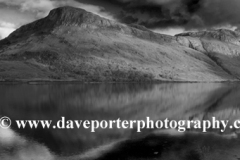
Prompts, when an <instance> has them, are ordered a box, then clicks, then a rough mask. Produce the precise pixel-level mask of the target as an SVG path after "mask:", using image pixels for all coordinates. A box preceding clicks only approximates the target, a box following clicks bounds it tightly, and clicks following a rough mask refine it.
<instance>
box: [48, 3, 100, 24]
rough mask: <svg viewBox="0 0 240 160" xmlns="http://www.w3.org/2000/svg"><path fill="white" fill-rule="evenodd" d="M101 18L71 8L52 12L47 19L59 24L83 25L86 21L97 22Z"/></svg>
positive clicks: (60, 8) (57, 9) (67, 7)
mask: <svg viewBox="0 0 240 160" xmlns="http://www.w3.org/2000/svg"><path fill="white" fill-rule="evenodd" d="M100 18H101V17H99V16H97V15H95V14H93V13H90V12H87V11H85V10H84V9H81V8H74V7H70V6H65V7H59V8H56V9H53V10H51V11H50V13H49V15H48V16H47V17H46V19H48V20H51V21H53V22H55V23H57V24H72V23H74V24H81V23H83V22H84V21H89V20H96V19H100Z"/></svg>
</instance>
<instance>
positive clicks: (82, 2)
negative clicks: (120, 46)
mask: <svg viewBox="0 0 240 160" xmlns="http://www.w3.org/2000/svg"><path fill="white" fill-rule="evenodd" d="M60 6H74V7H78V8H82V9H85V10H87V11H89V12H93V13H95V14H98V15H100V16H102V17H105V18H108V19H112V20H115V21H118V22H121V23H126V24H132V23H135V24H139V25H143V26H145V27H147V28H149V29H151V30H152V31H154V32H158V33H164V34H169V35H175V34H178V33H181V32H184V31H198V30H206V29H215V28H229V29H237V28H238V26H240V16H239V15H240V0H0V39H2V38H5V37H7V36H8V35H9V34H10V33H11V32H13V31H14V30H15V29H17V28H19V27H20V26H22V25H24V24H27V23H30V22H32V21H35V20H37V19H40V18H43V17H45V16H47V15H48V13H49V11H50V10H51V9H54V8H57V7H60Z"/></svg>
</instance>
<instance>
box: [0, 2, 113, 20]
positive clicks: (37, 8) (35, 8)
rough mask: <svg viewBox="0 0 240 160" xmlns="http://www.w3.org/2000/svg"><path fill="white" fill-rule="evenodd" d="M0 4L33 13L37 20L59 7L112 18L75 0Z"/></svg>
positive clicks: (101, 8)
mask: <svg viewBox="0 0 240 160" xmlns="http://www.w3.org/2000/svg"><path fill="white" fill-rule="evenodd" d="M0 3H2V4H5V5H7V6H15V7H18V8H19V9H20V10H21V11H22V12H33V13H35V14H36V17H37V18H42V17H44V16H46V15H47V14H48V13H49V11H50V10H52V9H54V8H57V7H61V6H73V7H79V8H83V9H85V10H87V11H90V12H93V13H96V14H99V15H102V16H104V17H107V18H112V17H111V15H109V14H107V13H105V12H104V8H103V7H99V6H95V5H90V4H85V3H80V2H77V1H75V0H0Z"/></svg>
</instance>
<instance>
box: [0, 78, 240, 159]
mask: <svg viewBox="0 0 240 160" xmlns="http://www.w3.org/2000/svg"><path fill="white" fill-rule="evenodd" d="M0 97H1V98H0V105H1V107H0V115H4V116H8V117H11V119H12V120H17V119H32V120H34V119H44V120H45V119H46V120H53V123H54V122H56V121H57V120H59V119H61V117H62V116H65V117H66V119H71V120H80V119H81V120H85V119H87V120H103V119H104V120H112V119H117V118H121V119H125V120H138V119H139V120H140V119H146V117H151V119H153V120H159V119H165V118H169V119H174V120H178V119H189V118H197V119H210V118H211V117H212V116H215V117H217V118H218V119H230V120H232V121H233V120H235V119H238V118H240V112H239V105H240V85H238V84H220V83H219V84H183V83H182V84H170V83H168V84H51V85H0ZM146 132H147V133H145V132H144V133H141V134H140V135H135V134H137V133H135V132H134V131H132V130H129V129H125V130H124V129H120V130H117V129H98V130H97V131H96V133H90V130H86V129H82V128H81V129H72V130H56V129H49V130H46V129H36V130H32V129H29V128H27V129H24V130H23V129H22V130H19V129H17V127H16V126H15V125H14V124H13V126H12V128H11V129H10V130H8V131H6V130H5V131H3V130H0V144H1V148H0V150H4V152H0V159H17V158H16V157H24V156H23V155H25V157H24V158H25V159H24V158H22V159H24V160H26V159H27V156H28V159H31V158H32V159H34V160H40V159H41V158H43V159H44V158H45V160H51V159H54V158H55V159H59V158H61V157H62V159H71V158H73V159H79V158H81V159H85V158H83V157H84V156H83V155H84V154H83V153H90V157H92V155H95V154H96V155H95V157H98V159H101V158H102V159H108V158H109V157H110V158H113V157H111V155H112V156H116V157H119V156H120V155H126V156H129V157H131V159H134V158H135V159H137V158H139V157H142V158H144V157H145V158H146V157H148V158H156V157H158V156H161V158H163V159H164V155H165V156H166V157H167V155H168V154H170V152H175V153H176V148H178V147H180V148H182V149H181V151H180V152H181V153H179V154H181V155H182V157H181V156H180V157H178V159H184V158H185V160H186V155H188V154H189V157H191V156H197V157H198V158H200V159H204V156H206V155H205V153H204V156H202V155H201V154H202V153H201V154H200V155H201V156H199V154H198V153H199V152H196V150H197V148H198V147H203V146H205V145H206V146H209V147H210V148H211V149H207V150H213V151H214V152H215V149H214V148H216V149H218V150H226V147H227V151H225V152H227V154H228V156H233V157H234V156H235V160H236V156H237V155H236V153H235V151H238V152H239V150H240V148H239V145H238V144H237V143H236V142H238V138H237V140H232V139H228V138H227V139H226V138H225V136H223V135H222V136H220V137H218V136H214V135H206V134H204V135H200V136H199V135H196V134H190V133H188V134H187V136H186V135H184V136H182V137H181V138H179V137H178V138H177V139H176V137H175V136H170V138H169V137H168V138H166V137H164V136H162V135H159V134H157V135H156V134H153V132H155V131H146ZM234 132H236V131H234ZM228 133H229V135H230V134H231V133H233V131H232V130H228V131H227V134H228ZM4 136H5V138H4ZM129 137H138V138H134V139H132V138H129ZM149 137H150V138H149ZM174 137H175V138H174ZM196 137H198V139H197V140H196V142H195V141H192V139H196ZM213 137H215V138H213ZM235 138H236V137H235ZM125 139H130V140H127V141H125ZM164 139H166V140H167V139H169V142H168V143H167V144H166V145H165V146H166V147H167V149H166V148H165V149H164V147H163V148H162V147H161V145H163V144H162V141H164ZM209 139H212V140H214V139H215V141H218V143H217V144H218V146H215V145H214V146H212V144H210V141H209ZM119 141H120V142H119ZM149 141H150V142H149ZM153 142H154V143H153ZM193 142H194V143H193ZM152 143H153V144H152ZM173 143H174V144H177V146H175V145H173ZM238 143H239V142H238ZM170 144H171V145H170ZM219 144H222V145H219ZM132 145H133V146H132ZM159 145H160V146H159ZM186 145H187V146H189V147H187V146H186ZM228 145H229V146H228ZM9 146H11V147H10V149H9ZM13 146H14V147H13ZM98 146H101V147H100V151H99V150H96V149H94V150H93V151H92V152H90V151H91V149H92V148H95V147H98ZM113 146H114V148H115V147H116V146H117V148H118V150H113V151H112V152H111V154H109V153H108V152H107V151H106V150H109V148H111V147H113ZM126 146H132V147H133V148H134V149H135V150H134V149H133V150H131V148H128V147H126ZM140 146H142V147H140ZM173 146H174V147H173ZM181 146H182V147H181ZM220 146H221V147H220ZM224 146H226V147H225V148H224ZM13 148H15V149H13ZM19 148H20V149H19ZM102 148H103V150H104V151H102ZM106 148H107V149H106ZM161 148H162V149H161ZM190 148H194V149H193V151H189V149H190ZM147 149H149V150H147ZM159 149H160V150H159ZM169 149H170V151H168V152H167V150H169ZM16 150H17V151H16ZM143 150H145V151H146V152H145V153H146V155H141V154H140V153H141V152H144V151H143ZM155 150H157V151H155ZM197 151H198V150H197ZM99 152H101V158H100V155H99ZM102 152H103V153H105V152H106V154H103V153H102ZM129 152H131V155H128V154H126V153H129ZM160 152H161V153H164V154H156V153H160ZM185 152H186V153H185ZM208 152H209V155H208V156H211V157H212V158H213V157H214V154H216V155H217V154H218V153H219V154H220V152H218V153H211V152H210V151H208ZM93 153H94V154H93ZM152 154H153V157H152V156H151V155H152ZM210 154H213V155H210ZM38 155H39V156H38ZM88 155H89V154H88ZM14 156H15V157H14ZM41 156H43V157H41ZM155 156H156V157H155ZM33 157H35V158H33ZM120 157H121V156H120ZM218 157H219V156H218ZM223 157H224V156H223ZM126 158H127V157H123V156H122V159H126ZM228 158H229V157H228ZM18 159H20V158H18ZM113 159H114V158H113ZM115 159H116V158H115ZM166 159H168V160H171V159H175V160H176V159H177V158H176V157H174V156H173V157H168V158H166ZM194 159H197V158H196V157H195V158H194ZM191 160H192V159H191ZM218 160H219V159H218Z"/></svg>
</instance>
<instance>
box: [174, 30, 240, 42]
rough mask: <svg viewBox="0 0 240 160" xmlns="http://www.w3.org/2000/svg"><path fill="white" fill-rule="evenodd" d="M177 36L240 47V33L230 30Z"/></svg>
mask: <svg viewBox="0 0 240 160" xmlns="http://www.w3.org/2000/svg"><path fill="white" fill-rule="evenodd" d="M176 36H184V37H195V38H206V39H216V40H220V41H223V42H229V43H233V44H237V45H239V44H240V43H239V40H240V33H239V32H236V31H232V30H228V29H216V30H209V31H199V32H186V33H181V34H178V35H176Z"/></svg>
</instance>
